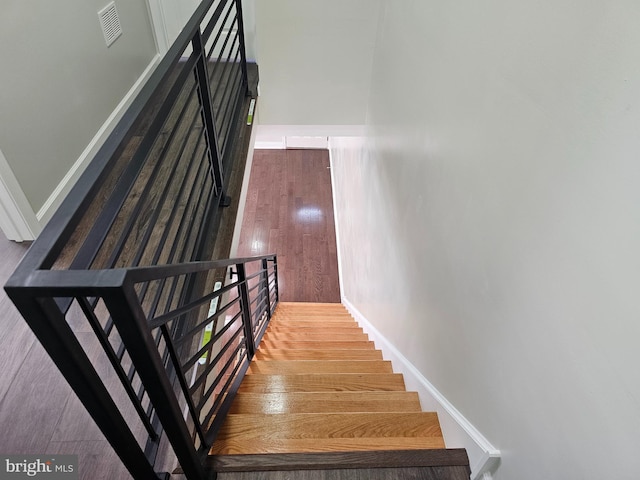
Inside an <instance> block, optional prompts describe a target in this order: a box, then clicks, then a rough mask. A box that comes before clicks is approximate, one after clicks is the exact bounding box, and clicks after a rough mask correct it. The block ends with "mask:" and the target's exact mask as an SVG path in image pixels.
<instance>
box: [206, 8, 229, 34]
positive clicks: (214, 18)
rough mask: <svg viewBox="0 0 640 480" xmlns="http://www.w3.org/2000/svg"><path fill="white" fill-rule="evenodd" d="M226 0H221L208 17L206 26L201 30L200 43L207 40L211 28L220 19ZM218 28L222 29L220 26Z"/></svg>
mask: <svg viewBox="0 0 640 480" xmlns="http://www.w3.org/2000/svg"><path fill="white" fill-rule="evenodd" d="M227 2H228V0H222V1H221V2H220V4H219V5H218V6H217V7H216V9H215V10H214V12H213V14H212V15H211V18H210V19H209V22H208V23H207V25H206V27H205V28H204V29H203V30H202V43H206V42H207V41H208V40H209V37H210V36H211V33H212V32H213V29H214V28H215V27H216V24H217V23H218V20H219V19H220V15H222V10H223V9H224V7H225V6H226V4H227ZM219 30H220V31H222V28H220V29H219Z"/></svg>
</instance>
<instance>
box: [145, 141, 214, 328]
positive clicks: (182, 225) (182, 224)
mask: <svg viewBox="0 0 640 480" xmlns="http://www.w3.org/2000/svg"><path fill="white" fill-rule="evenodd" d="M205 157H206V150H205V153H204V154H203V155H202V157H201V158H200V165H199V166H198V170H197V172H196V175H198V176H197V177H196V178H200V176H201V175H202V170H203V167H204V166H205V165H206V164H207V162H206V161H205ZM184 181H185V182H186V179H185V180H184ZM193 200H195V188H192V189H191V190H190V192H189V196H188V199H187V203H186V204H185V207H184V210H183V215H182V218H181V220H180V223H179V224H178V230H177V232H176V234H175V237H174V242H173V244H172V245H171V249H170V250H169V255H168V258H167V259H166V261H167V263H172V262H173V259H174V257H175V254H176V252H177V249H178V243H179V242H178V239H179V238H181V236H182V231H183V229H184V228H185V226H186V222H185V220H186V219H187V218H188V217H190V216H188V215H186V214H184V213H185V212H188V211H189V210H190V209H191V206H192V202H193ZM175 211H177V210H175V209H174V211H172V215H173V213H174V212H175ZM164 233H166V234H167V235H168V233H169V232H168V229H167V230H165V232H164ZM167 235H164V234H163V238H162V242H161V245H160V246H158V248H157V249H156V252H155V254H154V262H153V264H154V265H156V264H157V261H158V258H159V257H160V255H161V254H162V250H163V248H164V245H165V243H166V239H167ZM174 280H175V279H174ZM166 282H167V277H164V278H163V279H162V281H161V282H160V285H158V290H157V292H156V295H155V297H154V299H153V301H152V305H151V310H150V313H149V316H153V315H155V313H156V311H157V308H158V304H159V302H160V298H161V297H162V292H163V291H164V288H165V286H166ZM148 285H149V284H148V283H147V284H146V285H145V286H144V287H143V292H142V293H141V295H140V296H141V299H140V303H141V304H142V302H143V301H144V300H145V298H146V296H147V292H148Z"/></svg>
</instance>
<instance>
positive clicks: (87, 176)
mask: <svg viewBox="0 0 640 480" xmlns="http://www.w3.org/2000/svg"><path fill="white" fill-rule="evenodd" d="M213 2H214V0H203V1H202V2H201V3H200V5H199V6H198V7H197V8H196V10H195V12H194V13H193V15H192V16H191V18H190V19H189V21H188V22H187V24H186V25H185V27H184V28H183V29H182V31H181V32H180V34H179V35H178V37H177V39H176V40H175V41H174V43H173V45H172V46H171V47H170V48H169V51H168V52H167V53H166V54H165V56H164V57H163V58H162V60H161V61H160V63H159V65H158V66H157V68H156V69H155V70H154V72H153V73H152V74H151V77H150V78H149V80H148V81H147V82H146V84H145V86H144V87H143V88H142V90H141V91H140V93H139V94H138V95H137V96H136V98H135V99H134V101H133V102H132V104H131V106H130V107H129V108H128V109H127V111H126V113H125V114H124V115H123V117H122V118H121V119H120V121H119V122H118V124H117V126H116V127H115V128H114V129H113V133H112V134H111V135H110V136H109V138H108V139H107V140H106V141H105V143H104V144H103V145H102V147H101V148H100V149H99V150H98V153H97V154H96V156H95V157H94V160H93V161H92V162H91V163H90V164H89V166H88V167H87V168H86V169H85V171H84V172H83V174H82V176H81V177H80V179H79V180H78V181H77V182H76V183H75V185H74V186H73V188H72V189H71V191H70V192H69V194H68V195H67V197H66V198H65V200H64V201H63V202H62V204H61V206H60V207H59V208H58V209H57V211H56V213H55V214H54V215H53V217H52V219H51V221H49V222H48V224H47V226H46V227H45V228H44V229H43V231H42V232H41V233H40V235H38V238H37V239H36V240H35V241H34V242H33V244H32V245H31V248H30V249H29V251H28V252H27V254H26V255H25V256H24V257H23V259H22V261H21V262H20V264H19V265H18V267H17V269H16V271H15V272H14V274H13V275H12V277H11V279H10V282H11V285H12V286H22V285H24V284H25V283H27V282H28V277H29V276H30V275H31V273H32V272H33V271H35V270H39V269H41V268H49V267H50V266H51V265H52V264H53V263H54V262H55V260H56V259H57V257H58V255H59V254H60V252H61V251H62V249H63V248H64V246H65V245H66V243H67V241H68V238H69V236H70V234H71V232H72V231H73V229H74V228H75V227H76V225H77V224H78V223H79V222H80V220H81V218H82V216H83V214H84V212H85V211H86V207H87V206H88V205H89V203H90V202H91V201H93V199H94V196H95V194H96V193H97V191H98V189H99V188H100V186H101V184H102V180H103V179H104V178H105V177H106V176H107V175H109V173H110V169H109V168H108V167H109V165H110V163H111V160H112V159H113V157H114V154H115V153H116V151H117V150H118V148H120V146H121V145H122V143H123V142H124V141H125V140H126V139H127V138H128V136H129V134H130V131H131V128H132V126H133V124H134V122H135V121H136V120H137V119H138V118H139V117H140V115H141V113H142V112H143V110H144V109H145V107H146V106H147V104H148V103H149V100H150V99H151V98H152V97H153V95H155V94H156V91H157V90H158V89H159V88H160V86H161V85H164V84H165V83H166V81H167V79H168V78H170V76H171V72H172V70H173V67H174V65H175V63H176V62H177V61H178V60H179V59H180V58H181V57H182V53H183V52H184V49H185V48H186V46H187V45H188V44H189V43H190V42H191V39H192V38H193V36H194V34H195V32H196V31H197V30H198V28H200V23H201V21H202V19H203V18H204V16H205V15H206V13H207V12H208V10H209V8H210V7H211V5H212V4H213Z"/></svg>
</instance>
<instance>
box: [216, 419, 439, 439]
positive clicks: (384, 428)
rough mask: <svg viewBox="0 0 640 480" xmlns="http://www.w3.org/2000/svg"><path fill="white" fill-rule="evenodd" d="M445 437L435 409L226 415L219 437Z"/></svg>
mask: <svg viewBox="0 0 640 480" xmlns="http://www.w3.org/2000/svg"><path fill="white" fill-rule="evenodd" d="M388 437H390V438H397V437H406V438H417V437H442V432H441V430H440V425H439V423H438V416H437V414H436V413H435V412H410V413H405V412H375V413H291V414H288V415H255V414H249V415H244V414H230V415H227V417H226V419H225V421H224V423H223V425H222V428H221V429H220V432H219V434H218V440H220V441H223V440H225V439H227V438H233V439H240V438H243V439H244V440H245V441H247V443H251V442H252V441H254V440H257V441H272V440H277V439H324V438H329V439H335V438H388Z"/></svg>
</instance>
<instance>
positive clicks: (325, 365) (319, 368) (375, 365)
mask: <svg viewBox="0 0 640 480" xmlns="http://www.w3.org/2000/svg"><path fill="white" fill-rule="evenodd" d="M254 373H262V374H267V375H268V374H280V375H286V374H292V373H393V369H392V367H391V362H389V361H383V360H324V361H323V360H254V361H253V362H251V365H249V370H248V371H247V374H249V375H251V374H254Z"/></svg>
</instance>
